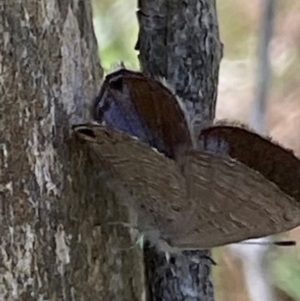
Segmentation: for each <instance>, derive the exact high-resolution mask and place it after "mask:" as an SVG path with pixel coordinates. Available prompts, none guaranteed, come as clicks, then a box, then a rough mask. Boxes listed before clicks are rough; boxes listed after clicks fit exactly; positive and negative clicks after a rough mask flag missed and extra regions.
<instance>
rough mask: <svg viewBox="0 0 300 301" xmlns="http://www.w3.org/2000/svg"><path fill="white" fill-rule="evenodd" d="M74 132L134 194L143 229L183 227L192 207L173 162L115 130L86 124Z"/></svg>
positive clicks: (182, 180)
mask: <svg viewBox="0 0 300 301" xmlns="http://www.w3.org/2000/svg"><path fill="white" fill-rule="evenodd" d="M74 130H75V132H76V134H77V136H78V137H79V138H80V139H83V140H85V141H86V142H87V143H89V146H90V147H91V148H92V150H93V153H94V155H96V160H100V161H101V162H103V166H104V168H106V169H107V170H109V171H110V172H111V173H112V174H113V177H114V178H115V179H117V180H118V181H119V183H122V185H124V186H125V188H126V190H127V191H129V192H130V193H131V195H132V198H133V199H134V207H135V209H136V211H137V213H138V217H139V218H138V219H139V221H138V227H139V228H140V230H142V231H144V232H147V231H149V230H150V231H151V230H158V231H159V232H160V233H161V232H163V234H164V233H167V234H168V233H173V230H174V228H175V226H176V229H177V227H178V226H179V225H180V226H182V220H183V217H184V216H186V214H187V213H186V212H187V211H188V212H190V211H191V206H190V203H189V202H187V201H186V196H185V193H186V186H185V179H184V177H183V176H182V174H181V173H180V170H179V168H178V166H177V165H176V163H175V162H174V161H173V160H170V159H168V158H167V157H165V156H164V155H163V154H160V153H158V152H157V151H156V150H154V149H153V148H151V147H150V146H149V145H146V144H144V143H142V142H140V141H139V140H138V139H136V138H134V137H132V136H129V135H127V134H125V133H123V132H120V131H117V130H115V129H112V128H108V127H104V126H100V125H95V124H85V125H78V126H76V127H75V128H74Z"/></svg>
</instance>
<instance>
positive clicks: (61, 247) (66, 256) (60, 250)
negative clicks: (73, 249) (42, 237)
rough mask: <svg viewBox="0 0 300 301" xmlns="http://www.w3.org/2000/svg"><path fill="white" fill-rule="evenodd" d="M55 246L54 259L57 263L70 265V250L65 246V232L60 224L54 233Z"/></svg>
mask: <svg viewBox="0 0 300 301" xmlns="http://www.w3.org/2000/svg"><path fill="white" fill-rule="evenodd" d="M55 244H56V249H55V253H56V259H57V262H59V263H61V264H63V265H66V264H69V263H70V248H69V246H68V245H67V237H66V232H65V230H64V227H63V225H62V224H60V225H58V227H57V231H56V233H55Z"/></svg>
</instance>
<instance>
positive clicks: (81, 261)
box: [0, 0, 144, 301]
mask: <svg viewBox="0 0 300 301" xmlns="http://www.w3.org/2000/svg"><path fill="white" fill-rule="evenodd" d="M101 77H102V70H101V68H100V63H99V60H98V51H97V44H96V40H95V36H94V33H93V28H92V14H91V5H90V2H89V1H87V0H79V1H77V0H60V1H57V0H47V1H38V0H27V1H14V0H12V1H11V0H7V1H6V0H0V102H1V103H0V116H1V117H0V198H1V199H0V225H1V227H0V237H1V240H0V299H1V300H7V301H12V300H20V301H21V300H26V301H28V300H51V301H54V300H85V301H87V300H93V301H94V300H141V299H142V296H143V294H144V289H143V285H144V270H143V266H142V255H141V251H140V250H139V249H138V248H130V247H131V246H132V239H131V236H130V233H129V232H128V230H127V229H126V228H124V227H116V226H109V225H108V223H107V221H120V220H124V219H126V213H125V212H126V211H125V210H123V208H122V207H121V206H120V205H119V203H118V202H117V200H116V198H115V197H114V195H113V194H112V193H111V192H109V190H108V189H107V188H106V187H105V186H104V185H102V183H101V180H99V179H100V178H99V170H100V168H99V167H98V166H95V165H93V164H95V163H91V160H90V158H89V157H88V155H87V150H86V149H85V147H83V145H81V144H80V143H79V142H77V141H75V139H73V138H72V136H71V134H70V133H71V130H70V128H71V125H72V124H74V123H78V122H83V121H87V120H88V119H89V116H88V112H89V109H88V108H89V106H90V104H91V101H92V100H93V98H94V97H95V96H96V94H97V93H98V91H99V86H100V84H101ZM122 249H125V250H122Z"/></svg>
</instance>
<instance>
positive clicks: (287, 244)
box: [237, 240, 297, 247]
mask: <svg viewBox="0 0 300 301" xmlns="http://www.w3.org/2000/svg"><path fill="white" fill-rule="evenodd" d="M237 244H244V245H264V246H265V245H273V246H274V245H275V246H281V247H291V246H295V245H296V244H297V243H296V241H295V240H285V241H261V242H258V241H241V242H238V243H237Z"/></svg>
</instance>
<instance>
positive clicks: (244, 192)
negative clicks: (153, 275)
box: [74, 70, 300, 250]
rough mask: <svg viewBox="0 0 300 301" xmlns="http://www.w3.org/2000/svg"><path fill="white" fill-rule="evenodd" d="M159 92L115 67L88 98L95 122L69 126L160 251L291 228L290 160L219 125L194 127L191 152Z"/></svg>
mask: <svg viewBox="0 0 300 301" xmlns="http://www.w3.org/2000/svg"><path fill="white" fill-rule="evenodd" d="M120 80H121V81H120ZM152 87H154V88H155V89H153V90H152ZM165 89H166V88H165V87H161V86H160V84H159V83H158V82H155V81H154V80H153V79H149V78H147V77H145V76H143V75H142V74H141V73H135V72H130V71H128V70H126V71H124V70H123V71H120V72H115V73H113V74H112V75H110V76H108V77H107V78H106V80H105V82H104V85H103V87H102V89H101V93H100V95H99V97H98V99H97V100H96V102H95V117H96V119H97V120H98V121H99V122H101V123H104V124H102V125H101V124H82V125H76V126H75V127H74V131H75V133H76V135H77V137H78V138H79V139H81V140H83V141H85V142H86V143H88V144H89V146H90V149H91V154H92V156H93V158H94V160H96V161H97V162H101V163H102V164H103V165H102V166H103V168H104V169H105V170H107V171H109V173H110V174H111V178H110V180H109V179H107V181H108V182H110V187H111V188H112V190H113V191H115V193H117V194H118V196H119V198H120V199H121V200H123V201H124V202H126V204H127V205H128V207H130V208H131V209H133V210H134V212H135V213H136V215H137V222H136V225H133V227H137V228H138V229H139V230H140V231H141V232H142V233H143V234H144V235H145V236H146V237H147V238H148V239H150V240H151V241H152V242H153V243H154V244H156V245H157V244H158V245H160V246H163V248H164V249H167V250H174V249H180V250H189V249H205V248H212V247H215V246H220V245H224V244H229V243H235V242H239V241H242V240H245V239H249V238H257V237H261V236H266V235H271V234H275V233H280V232H284V231H287V230H290V229H292V228H294V227H296V226H298V225H300V201H299V195H298V190H297V187H298V186H297V183H299V182H300V172H299V171H300V161H299V159H298V158H297V157H295V156H294V155H293V154H292V153H291V152H288V151H287V150H285V149H284V148H282V147H279V146H276V147H275V148H274V143H273V142H272V141H269V140H268V139H266V138H263V137H260V136H259V135H258V134H255V133H252V132H250V131H249V130H245V129H241V128H238V127H234V129H232V127H230V131H229V130H228V129H229V128H228V127H227V128H226V126H224V125H222V126H219V127H217V126H215V127H214V126H213V127H209V128H207V129H203V131H202V132H201V134H200V136H199V137H198V140H199V142H200V143H199V145H200V146H201V147H200V148H199V149H192V148H193V147H192V143H191V140H192V139H191V135H190V132H189V128H188V125H187V123H186V120H185V117H184V113H183V112H180V108H179V106H178V103H177V102H176V98H175V97H173V98H172V97H171V96H170V95H169V94H170V93H171V92H170V91H167V92H166V90H165ZM151 93H152V94H153V95H152V96H151V97H149V94H151ZM165 93H166V94H165ZM162 95H167V96H168V97H166V98H165V97H162ZM165 99H167V101H166V102H164V100H165ZM165 110H167V112H165ZM170 112H173V113H174V112H175V113H174V114H173V115H170V116H169V115H168V113H170ZM166 129H167V130H166ZM249 143H251V146H252V147H254V149H255V151H254V152H253V154H254V159H253V158H252V157H251V150H250V149H249V147H247V145H249ZM261 148H262V149H263V152H262V153H259V150H260V149H261ZM268 149H271V150H272V157H270V158H268V157H267V156H268V154H267V151H268ZM264 156H265V158H266V160H265V161H264V162H263V163H261V164H260V163H259V162H256V161H255V158H264ZM280 158H281V159H282V160H283V161H287V162H286V164H285V167H284V168H282V167H281V165H280ZM266 161H268V162H269V163H266ZM292 167H293V168H292ZM274 173H275V174H274ZM281 173H291V174H290V175H289V176H288V178H287V177H284V179H283V177H282V175H281ZM287 179H288V180H287ZM291 179H292V181H293V183H289V182H290V181H291Z"/></svg>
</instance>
